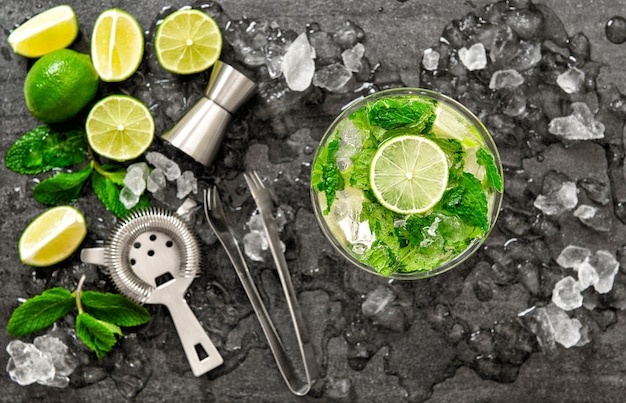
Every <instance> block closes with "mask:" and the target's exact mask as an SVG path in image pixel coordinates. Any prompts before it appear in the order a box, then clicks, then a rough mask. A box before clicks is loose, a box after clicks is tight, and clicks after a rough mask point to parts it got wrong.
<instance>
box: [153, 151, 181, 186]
mask: <svg viewBox="0 0 626 403" xmlns="http://www.w3.org/2000/svg"><path fill="white" fill-rule="evenodd" d="M146 161H148V163H150V164H152V166H154V167H155V168H159V169H160V170H161V171H162V172H163V174H164V175H165V177H166V178H167V180H169V181H174V180H176V179H178V177H179V176H180V167H179V166H178V164H177V163H175V162H174V161H172V160H171V159H169V158H167V157H166V156H165V155H163V154H161V153H159V152H156V151H149V152H147V153H146Z"/></svg>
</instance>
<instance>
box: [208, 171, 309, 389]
mask: <svg viewBox="0 0 626 403" xmlns="http://www.w3.org/2000/svg"><path fill="white" fill-rule="evenodd" d="M244 177H245V179H246V182H247V183H248V187H249V188H250V190H251V192H252V195H253V197H254V201H255V203H256V205H257V207H258V209H259V212H260V214H261V217H262V220H263V227H264V228H265V232H266V235H267V238H268V240H269V243H270V249H271V252H272V256H273V257H274V262H275V264H276V268H277V270H278V275H279V277H280V282H281V285H282V288H283V292H284V294H285V299H286V300H287V305H288V308H289V314H290V316H291V321H292V324H293V328H294V331H295V335H296V338H297V341H298V347H299V349H300V356H301V359H302V363H303V368H304V376H305V377H306V379H305V380H304V381H303V380H302V379H300V377H299V376H298V374H297V372H296V370H295V368H294V366H293V362H292V360H291V359H290V358H289V356H288V354H287V352H286V350H285V347H284V345H283V342H282V341H281V339H280V337H279V335H278V332H277V331H276V328H275V326H274V323H273V322H272V319H271V317H270V315H269V313H268V311H267V309H266V308H265V305H264V304H263V301H262V300H261V297H260V295H259V291H258V290H257V287H256V285H255V283H254V280H253V278H252V275H251V273H250V270H249V269H248V266H247V264H246V261H245V258H244V255H243V253H242V252H241V248H240V247H239V243H238V242H237V238H236V237H235V235H234V233H233V230H232V228H231V226H230V225H229V223H228V220H227V219H226V215H225V214H224V209H223V207H222V203H221V201H220V198H219V194H218V192H217V189H216V187H215V186H214V187H212V188H209V189H208V190H207V191H205V192H204V213H205V215H206V217H207V220H208V222H209V225H210V226H211V228H212V229H213V231H214V232H215V234H216V235H217V238H218V239H219V240H220V243H221V244H222V246H223V247H224V249H225V250H226V253H227V254H228V257H229V258H230V261H231V262H232V264H233V266H234V267H235V271H236V272H237V275H238V277H239V280H240V281H241V284H242V285H243V288H244V290H245V292H246V294H247V295H248V298H249V299H250V303H251V304H252V308H253V309H254V312H255V313H256V316H257V318H258V320H259V324H260V325H261V328H262V330H263V333H264V334H265V337H266V338H267V340H268V343H269V347H270V350H271V351H272V354H273V355H274V358H275V360H276V364H277V365H278V369H279V370H280V373H281V375H282V376H283V379H284V380H285V382H286V383H287V386H288V387H289V390H291V392H292V393H293V394H295V395H298V396H304V395H306V394H307V393H308V392H309V391H310V390H311V387H312V384H313V382H314V380H315V378H316V377H317V368H316V365H315V356H314V352H313V345H312V344H311V340H310V339H309V335H308V332H307V330H306V328H305V326H304V320H303V317H302V313H301V311H300V307H299V304H298V301H297V298H296V293H295V291H294V288H293V285H292V283H291V278H290V275H289V270H288V268H287V262H286V261H285V256H284V254H283V252H282V249H281V248H280V239H279V237H278V231H277V229H276V226H275V223H274V218H273V216H272V212H271V208H272V202H271V199H270V196H269V193H268V191H267V189H266V188H265V187H264V186H263V183H262V182H261V180H260V178H259V177H258V175H257V174H256V172H253V173H252V174H251V175H248V174H244Z"/></svg>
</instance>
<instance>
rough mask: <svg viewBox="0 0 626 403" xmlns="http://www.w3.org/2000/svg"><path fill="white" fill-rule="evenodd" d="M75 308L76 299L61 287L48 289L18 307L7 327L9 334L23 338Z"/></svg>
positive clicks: (49, 324) (50, 324)
mask: <svg viewBox="0 0 626 403" xmlns="http://www.w3.org/2000/svg"><path fill="white" fill-rule="evenodd" d="M74 307H76V299H75V298H74V296H73V295H72V293H70V292H69V291H68V290H66V289H65V288H62V287H56V288H50V289H48V290H46V291H44V292H42V293H41V294H39V295H36V296H34V297H32V298H30V299H28V300H26V301H25V302H24V303H23V304H22V305H20V306H18V307H17V308H16V309H15V311H13V314H12V315H11V318H10V319H9V323H8V325H7V330H8V332H9V334H11V335H13V336H17V337H19V336H25V335H27V334H31V333H33V332H36V331H39V330H42V329H45V328H47V327H49V326H52V324H53V323H54V322H56V321H57V320H59V319H61V318H63V317H64V316H65V315H67V314H68V313H69V312H70V311H71V310H72V309H74Z"/></svg>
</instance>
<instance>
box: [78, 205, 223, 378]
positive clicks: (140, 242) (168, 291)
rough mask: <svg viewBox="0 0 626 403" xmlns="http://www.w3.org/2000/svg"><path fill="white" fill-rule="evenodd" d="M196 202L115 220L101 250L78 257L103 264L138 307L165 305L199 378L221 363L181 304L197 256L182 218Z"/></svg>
mask: <svg viewBox="0 0 626 403" xmlns="http://www.w3.org/2000/svg"><path fill="white" fill-rule="evenodd" d="M195 204H196V203H195V202H194V201H193V200H191V199H188V200H187V201H186V202H185V203H183V204H182V205H181V207H180V208H179V209H178V210H177V211H176V214H174V213H172V212H170V211H168V210H164V209H158V208H149V209H144V210H138V211H135V212H132V213H130V214H129V215H128V216H127V217H126V218H124V219H122V220H120V221H118V222H117V224H116V225H115V227H114V228H113V229H112V230H111V233H110V234H109V237H108V239H107V240H106V242H105V244H104V247H99V248H86V249H83V250H82V251H81V255H80V257H81V260H82V261H83V262H85V263H92V264H96V265H100V266H105V267H106V269H107V271H108V274H109V275H110V277H111V279H112V280H113V283H114V284H115V286H116V287H117V289H118V290H119V291H120V292H121V293H122V294H124V295H126V296H127V297H129V298H130V299H132V300H134V301H136V302H137V303H139V304H162V305H165V306H166V307H167V308H168V309H169V312H170V315H171V317H172V321H173V322H174V326H175V327H176V331H177V332H178V336H179V338H180V341H181V343H182V346H183V350H184V351H185V355H186V356H187V360H188V361H189V365H190V367H191V370H192V372H193V374H194V375H195V376H200V375H202V374H204V373H206V372H208V371H210V370H212V369H214V368H216V367H218V366H220V365H221V364H222V363H223V362H224V360H223V358H222V357H221V355H220V353H219V352H218V350H217V348H216V347H215V345H214V344H213V342H211V339H210V338H209V336H208V335H207V334H206V332H205V331H204V329H203V328H202V325H201V324H200V322H199V321H198V319H197V318H196V316H195V315H194V313H193V311H192V310H191V308H190V307H189V305H187V302H186V301H185V293H186V291H187V288H189V286H190V285H191V282H192V281H193V279H194V277H195V276H196V275H197V273H198V270H199V268H200V264H201V259H202V253H201V248H200V243H199V240H198V239H197V238H196V235H195V233H194V232H193V231H192V230H191V227H190V226H189V225H188V224H187V222H185V221H184V220H183V219H182V218H181V216H183V215H184V214H186V213H188V212H189V210H190V209H191V208H192V207H193V206H195Z"/></svg>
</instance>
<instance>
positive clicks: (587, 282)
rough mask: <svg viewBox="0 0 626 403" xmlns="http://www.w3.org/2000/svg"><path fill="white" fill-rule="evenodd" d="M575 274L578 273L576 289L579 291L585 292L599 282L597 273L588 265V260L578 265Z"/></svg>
mask: <svg viewBox="0 0 626 403" xmlns="http://www.w3.org/2000/svg"><path fill="white" fill-rule="evenodd" d="M576 272H577V273H578V288H579V289H580V291H584V290H586V289H587V288H589V287H591V286H592V285H595V284H596V283H597V282H598V281H599V280H600V276H599V275H598V272H597V271H596V269H595V268H594V267H593V266H592V265H591V264H590V263H589V260H585V261H584V262H583V263H582V264H581V265H579V266H578V267H577V268H576Z"/></svg>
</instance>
